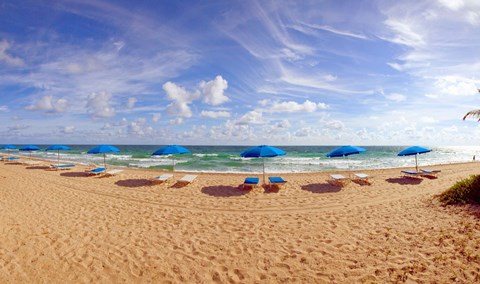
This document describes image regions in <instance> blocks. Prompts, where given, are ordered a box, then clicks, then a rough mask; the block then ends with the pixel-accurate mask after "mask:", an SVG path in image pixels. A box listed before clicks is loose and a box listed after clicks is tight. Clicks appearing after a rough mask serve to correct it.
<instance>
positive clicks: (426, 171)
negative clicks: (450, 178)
mask: <svg viewBox="0 0 480 284" xmlns="http://www.w3.org/2000/svg"><path fill="white" fill-rule="evenodd" d="M420 171H421V172H422V173H424V174H428V175H436V174H438V173H439V172H441V170H430V169H422V170H420Z"/></svg>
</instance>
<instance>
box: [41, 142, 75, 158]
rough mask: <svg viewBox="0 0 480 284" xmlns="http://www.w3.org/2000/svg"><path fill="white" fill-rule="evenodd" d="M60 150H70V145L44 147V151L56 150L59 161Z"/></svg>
mask: <svg viewBox="0 0 480 284" xmlns="http://www.w3.org/2000/svg"><path fill="white" fill-rule="evenodd" d="M60 150H72V149H70V147H68V146H65V145H52V146H50V147H48V148H47V149H45V151H57V155H58V161H59V162H60Z"/></svg>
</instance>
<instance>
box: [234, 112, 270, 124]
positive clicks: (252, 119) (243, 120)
mask: <svg viewBox="0 0 480 284" xmlns="http://www.w3.org/2000/svg"><path fill="white" fill-rule="evenodd" d="M263 123H264V121H263V115H262V112H260V111H256V110H253V111H250V112H247V113H246V114H244V115H243V116H242V117H240V118H239V119H238V120H237V121H236V124H239V125H247V124H263Z"/></svg>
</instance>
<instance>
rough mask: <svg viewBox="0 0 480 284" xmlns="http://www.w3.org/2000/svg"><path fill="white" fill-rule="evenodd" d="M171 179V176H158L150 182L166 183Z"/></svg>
mask: <svg viewBox="0 0 480 284" xmlns="http://www.w3.org/2000/svg"><path fill="white" fill-rule="evenodd" d="M172 177H173V174H162V175H159V176H158V177H154V178H152V179H151V182H153V183H163V182H166V181H168V180H169V179H171V178H172Z"/></svg>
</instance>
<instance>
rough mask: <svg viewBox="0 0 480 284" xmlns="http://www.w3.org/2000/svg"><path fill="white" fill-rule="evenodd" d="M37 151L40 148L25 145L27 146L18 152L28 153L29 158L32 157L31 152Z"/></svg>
mask: <svg viewBox="0 0 480 284" xmlns="http://www.w3.org/2000/svg"><path fill="white" fill-rule="evenodd" d="M38 150H40V148H38V147H37V146H35V145H27V146H23V147H22V148H20V151H28V152H30V157H31V156H32V151H38Z"/></svg>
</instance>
